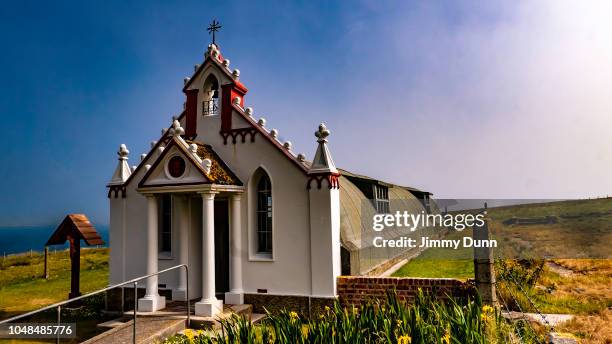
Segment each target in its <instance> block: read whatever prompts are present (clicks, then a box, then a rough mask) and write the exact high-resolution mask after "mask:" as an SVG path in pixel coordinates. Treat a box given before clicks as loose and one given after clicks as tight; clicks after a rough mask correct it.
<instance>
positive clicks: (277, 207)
mask: <svg viewBox="0 0 612 344" xmlns="http://www.w3.org/2000/svg"><path fill="white" fill-rule="evenodd" d="M217 77H218V78H219V81H220V84H223V83H225V82H227V80H224V79H223V78H225V76H223V78H222V75H221V73H217ZM205 78H206V75H204V76H203V77H200V78H198V79H196V81H195V82H194V83H193V86H192V87H199V86H198V85H200V84H201V83H202V82H203V80H204V79H205ZM198 80H199V81H198ZM200 97H201V94H200ZM245 98H246V99H248V95H247V97H245ZM200 103H201V99H199V100H198V104H200ZM245 104H246V106H248V104H247V103H246V102H245ZM198 106H200V105H198ZM233 122H234V127H235V126H236V125H240V126H243V125H244V123H245V122H244V120H241V121H236V120H234V121H233ZM197 123H198V126H197V133H198V136H197V138H196V140H197V141H200V142H202V143H205V144H209V145H211V146H212V147H213V149H214V150H215V151H216V152H217V154H219V156H220V157H221V159H223V160H224V162H225V163H226V164H227V165H228V166H229V168H230V169H231V170H232V171H233V172H234V173H235V174H236V175H237V176H238V178H240V180H241V181H242V182H243V183H244V184H245V187H246V189H247V190H246V192H245V194H244V195H243V197H242V198H241V215H242V243H243V251H242V252H241V257H242V269H243V289H244V291H245V292H246V293H256V292H257V289H267V291H268V293H270V294H280V295H311V294H312V291H311V286H312V279H311V265H310V264H311V245H310V213H309V207H310V205H309V195H308V190H307V188H306V182H307V177H306V175H305V173H304V172H303V171H302V170H300V169H299V168H298V167H297V166H296V165H295V163H294V162H292V161H290V160H289V159H288V158H287V157H286V156H285V155H284V154H283V153H282V152H280V151H279V150H278V148H277V147H276V146H274V145H273V144H272V143H271V142H268V140H266V139H265V138H264V137H262V136H261V134H260V133H257V135H256V138H255V142H250V140H247V141H246V142H245V143H242V142H241V140H238V141H237V143H236V144H232V143H231V139H230V140H228V144H226V145H225V144H223V138H222V136H221V135H220V134H219V130H220V127H221V118H220V115H217V116H208V117H203V116H202V115H201V112H200V109H198V117H197ZM236 123H237V124H236ZM183 125H184V123H183ZM306 132H308V133H310V130H305V133H306ZM315 147H316V144H315V142H314V140H313V149H314V148H315ZM146 163H148V164H152V161H147V162H146ZM260 167H262V168H264V169H265V170H266V171H267V172H268V174H269V176H270V180H271V182H272V197H273V257H272V258H271V259H267V258H259V257H257V255H256V252H254V250H252V249H251V247H254V245H253V243H254V240H256V237H255V235H254V233H255V231H256V228H255V226H256V224H255V222H254V218H253V217H252V216H250V215H251V214H253V212H254V211H255V209H254V207H255V204H254V200H253V199H252V197H250V196H251V195H250V193H251V190H250V187H249V184H250V183H249V182H250V181H251V177H252V175H253V173H254V172H255V171H256V170H257V169H258V168H260ZM144 173H145V172H144V169H141V170H140V171H138V175H136V176H135V177H134V178H133V180H132V181H131V183H130V185H128V187H127V199H126V200H127V207H126V214H125V215H126V226H125V228H126V231H125V237H126V240H127V250H126V252H125V267H126V273H125V278H133V277H135V276H139V275H143V274H144V273H145V260H146V258H145V256H144V243H143V242H142V238H143V237H144V233H145V231H146V217H145V216H144V215H145V214H146V206H147V204H146V199H145V197H144V196H142V195H140V194H139V193H138V192H137V191H136V187H137V184H138V182H139V181H140V180H141V178H142V177H143V175H144ZM114 202H115V201H111V245H112V246H111V249H112V250H113V252H112V254H111V280H112V281H113V282H117V280H116V279H117V278H119V277H118V276H119V275H121V274H122V272H121V266H120V265H119V264H120V263H119V262H121V261H122V260H121V259H120V258H121V257H118V255H119V253H117V252H115V250H116V248H119V247H120V245H119V244H118V240H119V239H118V238H117V237H118V236H119V234H118V233H120V232H119V231H118V230H117V226H118V223H117V221H116V220H115V218H116V217H117V215H118V214H120V209H119V208H117V206H115V205H114V204H115V203H114ZM190 203H191V220H192V226H191V231H190V235H191V237H190V249H191V252H190V254H189V267H190V272H191V274H190V282H191V283H190V292H191V295H192V296H193V297H197V296H199V292H200V289H201V277H200V273H201V222H202V221H201V201H199V200H197V199H192V200H191V202H190ZM177 232H178V231H177V230H173V244H172V245H173V249H174V248H175V245H178V241H179V239H178V238H177V237H176V233H177ZM334 254H336V253H335V252H334ZM337 255H338V258H339V252H337ZM174 257H175V259H167V260H160V261H159V268H160V269H164V268H167V267H169V266H172V265H177V264H178V261H177V260H176V258H178V255H177V254H174ZM159 283H165V284H167V286H168V287H175V286H176V285H177V283H178V273H172V274H169V275H163V276H160V278H159ZM333 283H335V281H333Z"/></svg>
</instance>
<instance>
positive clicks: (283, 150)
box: [221, 103, 308, 173]
mask: <svg viewBox="0 0 612 344" xmlns="http://www.w3.org/2000/svg"><path fill="white" fill-rule="evenodd" d="M232 109H234V110H236V112H238V114H240V116H242V118H244V119H245V120H246V121H247V122H248V123H249V124H250V125H251V126H252V127H253V128H255V129H257V130H258V131H259V132H260V133H261V136H263V137H265V138H266V139H267V140H268V141H270V142H271V143H272V144H273V145H274V146H276V148H278V149H279V150H280V151H281V152H282V153H283V154H285V156H286V157H287V158H289V160H291V161H293V163H294V164H295V165H296V166H297V167H298V168H299V169H300V170H302V172H304V173H308V169H307V168H306V166H304V164H302V163H301V162H300V161H299V160H297V158H296V157H294V156H293V155H292V154H291V153H289V152H287V150H286V149H285V147H283V145H281V144H280V142H278V141H277V140H276V139H274V138H273V137H271V136H270V134H269V133H268V132H267V131H265V130H264V129H263V128H262V127H261V126H260V125H259V124H257V123H255V120H254V119H253V118H252V117H250V116H248V115H246V114H245V113H244V111H243V110H242V109H241V108H240V107H238V106H237V105H236V104H234V103H232ZM221 135H223V134H221Z"/></svg>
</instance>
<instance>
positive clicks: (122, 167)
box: [108, 143, 132, 185]
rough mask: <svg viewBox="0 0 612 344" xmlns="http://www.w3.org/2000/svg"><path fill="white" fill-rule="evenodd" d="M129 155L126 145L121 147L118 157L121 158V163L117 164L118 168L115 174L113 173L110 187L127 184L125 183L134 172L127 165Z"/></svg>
mask: <svg viewBox="0 0 612 344" xmlns="http://www.w3.org/2000/svg"><path fill="white" fill-rule="evenodd" d="M128 154H130V151H129V150H128V149H127V147H126V146H125V144H123V143H122V144H121V145H119V151H118V152H117V155H118V156H119V158H118V160H119V163H118V164H117V168H116V169H115V173H113V177H112V178H111V180H110V182H109V183H108V184H109V185H121V184H123V183H125V181H126V180H127V179H128V178H129V177H130V175H131V174H132V170H131V169H130V165H128V163H127V159H128Z"/></svg>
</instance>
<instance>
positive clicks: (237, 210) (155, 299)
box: [138, 184, 244, 316]
mask: <svg viewBox="0 0 612 344" xmlns="http://www.w3.org/2000/svg"><path fill="white" fill-rule="evenodd" d="M138 191H139V192H140V193H141V194H143V195H144V196H145V197H146V198H147V230H146V233H147V238H143V239H146V243H147V247H146V250H145V252H146V262H147V264H146V269H147V271H146V273H147V274H151V273H154V272H156V271H158V270H159V268H158V263H159V261H160V259H163V257H160V253H159V252H160V250H159V243H158V237H159V234H158V233H159V228H160V227H159V221H158V219H159V214H160V203H161V202H160V198H161V197H163V195H168V194H169V195H170V196H171V199H172V203H173V210H174V212H173V213H174V214H176V220H175V221H174V222H173V223H174V224H177V226H176V227H178V228H173V230H175V231H176V232H177V236H176V237H177V239H178V240H177V241H178V248H179V249H178V252H177V254H176V255H175V257H174V258H175V259H177V260H178V261H177V264H187V265H190V264H189V256H190V255H189V251H190V250H189V246H190V245H189V242H190V238H189V232H190V228H191V227H193V226H194V225H199V223H193V221H191V217H190V216H189V214H190V202H189V200H190V199H194V198H196V197H197V198H200V199H201V225H200V226H199V227H200V228H194V229H195V230H196V231H197V230H199V231H200V233H201V237H202V240H201V242H200V243H199V244H200V245H199V250H201V269H200V271H197V270H194V269H191V270H190V277H191V278H199V279H200V281H201V299H200V301H198V302H197V303H196V304H195V314H196V315H200V316H214V315H215V314H217V313H218V312H220V311H222V309H223V300H222V299H220V298H219V293H218V292H217V281H216V275H218V274H219V273H220V271H217V269H223V268H224V264H218V263H219V262H217V261H216V252H215V246H216V243H217V245H218V244H219V240H224V239H226V238H228V237H229V243H228V244H229V245H227V246H228V247H229V267H228V268H229V291H227V292H226V293H225V295H223V294H221V297H223V298H225V302H226V303H229V304H242V303H243V294H244V292H243V287H242V262H241V257H242V253H243V247H242V240H241V233H240V230H241V228H242V227H241V199H242V198H241V195H242V193H243V187H241V186H234V185H215V184H206V185H201V186H197V187H196V186H189V187H185V186H176V187H168V186H165V187H164V188H158V187H146V188H140V189H139V190H138ZM215 200H217V201H218V202H227V205H228V206H229V209H228V211H227V212H226V213H227V214H228V217H229V218H228V219H227V220H228V221H229V226H228V227H229V228H227V229H228V231H229V233H228V235H227V236H225V238H223V237H222V238H215V232H217V233H219V230H224V229H223V228H221V229H220V228H217V229H216V228H215V223H217V224H218V223H219V222H220V221H219V219H217V221H216V220H215V213H216V211H215V203H218V202H215ZM194 203H195V204H198V203H199V202H197V203H196V202H193V203H191V204H194ZM191 211H193V209H191ZM217 213H218V212H217ZM221 214H223V213H221ZM192 230H193V229H192ZM221 245H226V243H221ZM221 275H223V273H222V274H221ZM198 284H199V283H198ZM158 287H159V284H158V277H157V276H154V277H150V278H149V279H148V280H147V283H146V293H145V296H144V297H143V298H141V299H139V300H138V308H139V311H142V312H154V311H156V310H159V309H163V308H164V307H165V298H164V297H163V296H160V295H159V291H158ZM186 288H187V279H186V276H185V272H184V271H181V272H180V275H179V278H178V286H177V287H176V288H173V290H172V298H173V299H176V300H185V297H186V293H185V291H186ZM191 293H192V295H194V294H196V295H197V294H198V292H197V291H196V292H193V291H191Z"/></svg>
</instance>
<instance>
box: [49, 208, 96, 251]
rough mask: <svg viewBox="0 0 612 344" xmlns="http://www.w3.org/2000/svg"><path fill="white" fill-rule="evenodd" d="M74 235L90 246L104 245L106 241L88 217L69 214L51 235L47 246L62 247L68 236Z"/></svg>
mask: <svg viewBox="0 0 612 344" xmlns="http://www.w3.org/2000/svg"><path fill="white" fill-rule="evenodd" d="M73 235H74V236H76V237H78V238H79V240H80V239H83V240H84V241H85V243H86V244H87V245H88V246H91V245H104V240H102V238H101V237H100V235H99V234H98V232H96V229H95V228H94V226H93V225H92V224H91V222H89V219H88V218H87V216H85V215H84V214H69V215H67V216H66V217H65V218H64V220H63V221H62V223H60V225H59V226H58V227H57V229H56V230H55V232H53V234H51V237H50V238H49V240H48V241H47V243H46V244H45V246H47V245H62V244H64V243H65V242H66V240H67V239H68V236H73Z"/></svg>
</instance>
